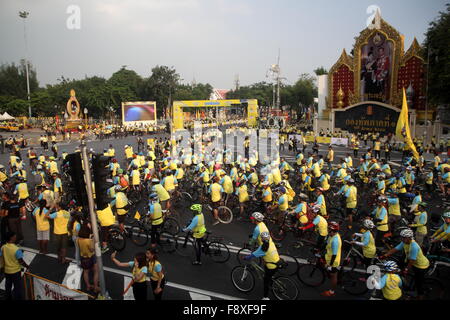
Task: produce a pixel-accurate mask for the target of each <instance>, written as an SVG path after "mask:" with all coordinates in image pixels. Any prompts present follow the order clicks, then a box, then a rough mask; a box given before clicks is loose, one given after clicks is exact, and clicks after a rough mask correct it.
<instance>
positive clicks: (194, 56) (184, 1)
mask: <svg viewBox="0 0 450 320" xmlns="http://www.w3.org/2000/svg"><path fill="white" fill-rule="evenodd" d="M446 2H448V0H431V1H424V0H395V1H392V0H339V1H334V0H315V1H310V0H308V1H306V0H278V1H276V0H126V1H124V0H58V1H57V0H1V1H0V21H1V22H0V23H1V28H0V43H1V44H2V46H1V49H0V63H5V62H8V63H10V62H18V61H19V60H20V59H21V58H22V57H24V56H25V44H24V37H23V22H22V19H20V18H19V17H18V11H20V10H26V11H29V12H30V16H29V18H28V19H27V30H28V52H29V57H30V60H31V61H32V63H33V64H34V66H35V67H36V69H37V72H38V80H39V82H40V85H41V86H44V85H45V84H53V83H56V81H57V78H58V77H60V76H61V75H64V76H65V77H69V78H76V79H80V78H84V76H85V75H87V76H94V75H98V76H103V77H106V78H108V77H110V76H111V74H112V73H113V72H115V71H117V70H118V69H120V67H121V66H122V65H127V66H128V67H127V68H129V69H133V70H135V71H136V72H137V73H138V74H140V75H141V76H143V77H147V76H149V75H150V73H151V68H152V67H154V66H155V65H168V66H174V67H175V68H176V70H177V71H178V72H179V73H180V75H181V78H182V79H184V81H183V82H190V81H192V79H193V78H194V77H195V79H196V81H197V82H209V83H210V84H211V85H213V86H214V87H216V88H222V89H230V88H232V87H233V82H234V78H235V75H236V74H239V78H240V82H241V85H248V84H252V83H255V82H259V81H265V80H268V79H266V72H267V70H268V68H269V67H270V65H271V64H273V63H276V59H277V55H278V48H279V49H280V50H281V62H280V65H281V70H282V74H283V76H284V77H286V78H287V83H294V82H295V81H296V79H297V78H298V76H299V75H300V74H302V73H311V74H312V73H313V70H314V69H315V68H316V67H318V66H324V67H325V68H327V69H329V68H331V66H332V65H333V64H334V62H335V61H336V60H337V59H338V58H339V56H340V54H341V52H342V49H343V48H345V49H346V50H347V52H350V51H351V49H352V47H353V44H354V37H356V36H358V35H359V33H360V31H362V30H363V29H364V28H365V27H366V22H367V19H368V17H369V14H368V13H367V12H366V10H367V8H368V7H369V6H370V5H377V6H379V7H380V8H381V13H382V17H383V19H384V20H386V21H387V22H388V23H389V24H391V25H392V26H393V27H394V28H396V29H397V30H398V31H399V32H400V33H402V34H403V35H404V36H405V49H408V47H409V46H410V44H411V42H412V41H413V39H414V37H417V39H418V41H419V43H422V41H423V40H424V33H425V32H426V30H427V28H428V25H429V22H430V21H432V20H434V19H435V18H436V17H437V16H438V12H439V11H443V10H444V9H445V3H446ZM69 5H77V6H78V7H79V8H80V10H81V14H80V18H81V26H80V29H79V30H70V29H68V28H67V26H66V20H67V19H68V18H69V16H70V14H68V13H66V10H67V7H68V6H69Z"/></svg>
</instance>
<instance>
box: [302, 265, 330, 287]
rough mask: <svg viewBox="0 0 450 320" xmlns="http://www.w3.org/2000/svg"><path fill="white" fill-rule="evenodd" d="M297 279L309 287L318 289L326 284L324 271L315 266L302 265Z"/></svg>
mask: <svg viewBox="0 0 450 320" xmlns="http://www.w3.org/2000/svg"><path fill="white" fill-rule="evenodd" d="M297 277H298V280H300V282H301V283H303V284H304V285H305V286H308V287H318V286H321V285H322V284H323V283H324V282H325V273H324V271H323V270H322V269H321V268H319V267H317V266H316V265H315V264H304V265H301V266H300V268H299V269H298V272H297Z"/></svg>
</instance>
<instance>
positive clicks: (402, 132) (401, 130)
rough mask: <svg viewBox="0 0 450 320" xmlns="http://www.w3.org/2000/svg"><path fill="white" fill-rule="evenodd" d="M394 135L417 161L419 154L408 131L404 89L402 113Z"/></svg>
mask: <svg viewBox="0 0 450 320" xmlns="http://www.w3.org/2000/svg"><path fill="white" fill-rule="evenodd" d="M395 134H396V136H397V139H400V140H403V141H404V142H405V143H406V144H407V146H408V147H409V149H410V150H411V151H412V153H413V155H414V158H416V160H419V153H418V152H417V150H416V146H415V145H414V142H413V141H412V139H411V131H410V129H409V119H408V103H407V102H406V92H405V88H403V105H402V112H401V113H400V116H399V118H398V122H397V128H396V130H395Z"/></svg>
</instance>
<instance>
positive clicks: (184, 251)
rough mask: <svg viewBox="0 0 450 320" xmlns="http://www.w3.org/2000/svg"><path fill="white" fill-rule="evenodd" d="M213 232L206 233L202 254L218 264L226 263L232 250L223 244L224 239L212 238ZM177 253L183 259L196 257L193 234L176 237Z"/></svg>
mask: <svg viewBox="0 0 450 320" xmlns="http://www.w3.org/2000/svg"><path fill="white" fill-rule="evenodd" d="M210 234H211V232H208V231H206V237H204V239H203V245H202V252H203V253H204V254H205V255H207V256H210V257H211V259H212V260H213V261H214V262H216V263H225V262H227V261H228V260H229V259H230V249H228V247H227V246H226V245H225V244H224V243H223V242H222V240H223V238H220V237H211V241H208V240H209V235H210ZM175 250H176V252H177V253H178V254H179V255H180V256H182V257H190V256H192V255H195V243H194V240H193V237H192V232H191V231H189V232H186V234H185V235H184V236H182V235H177V236H176V249H175Z"/></svg>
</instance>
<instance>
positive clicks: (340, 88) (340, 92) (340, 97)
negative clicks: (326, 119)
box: [336, 87, 345, 108]
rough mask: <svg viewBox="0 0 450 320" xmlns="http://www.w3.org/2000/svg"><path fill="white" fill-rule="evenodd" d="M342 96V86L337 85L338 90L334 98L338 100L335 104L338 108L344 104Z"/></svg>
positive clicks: (343, 94)
mask: <svg viewBox="0 0 450 320" xmlns="http://www.w3.org/2000/svg"><path fill="white" fill-rule="evenodd" d="M344 97H345V93H344V91H343V90H342V87H339V91H338V92H337V93H336V98H337V99H338V102H337V104H336V105H337V107H338V108H342V107H343V106H344V101H343V100H344Z"/></svg>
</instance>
